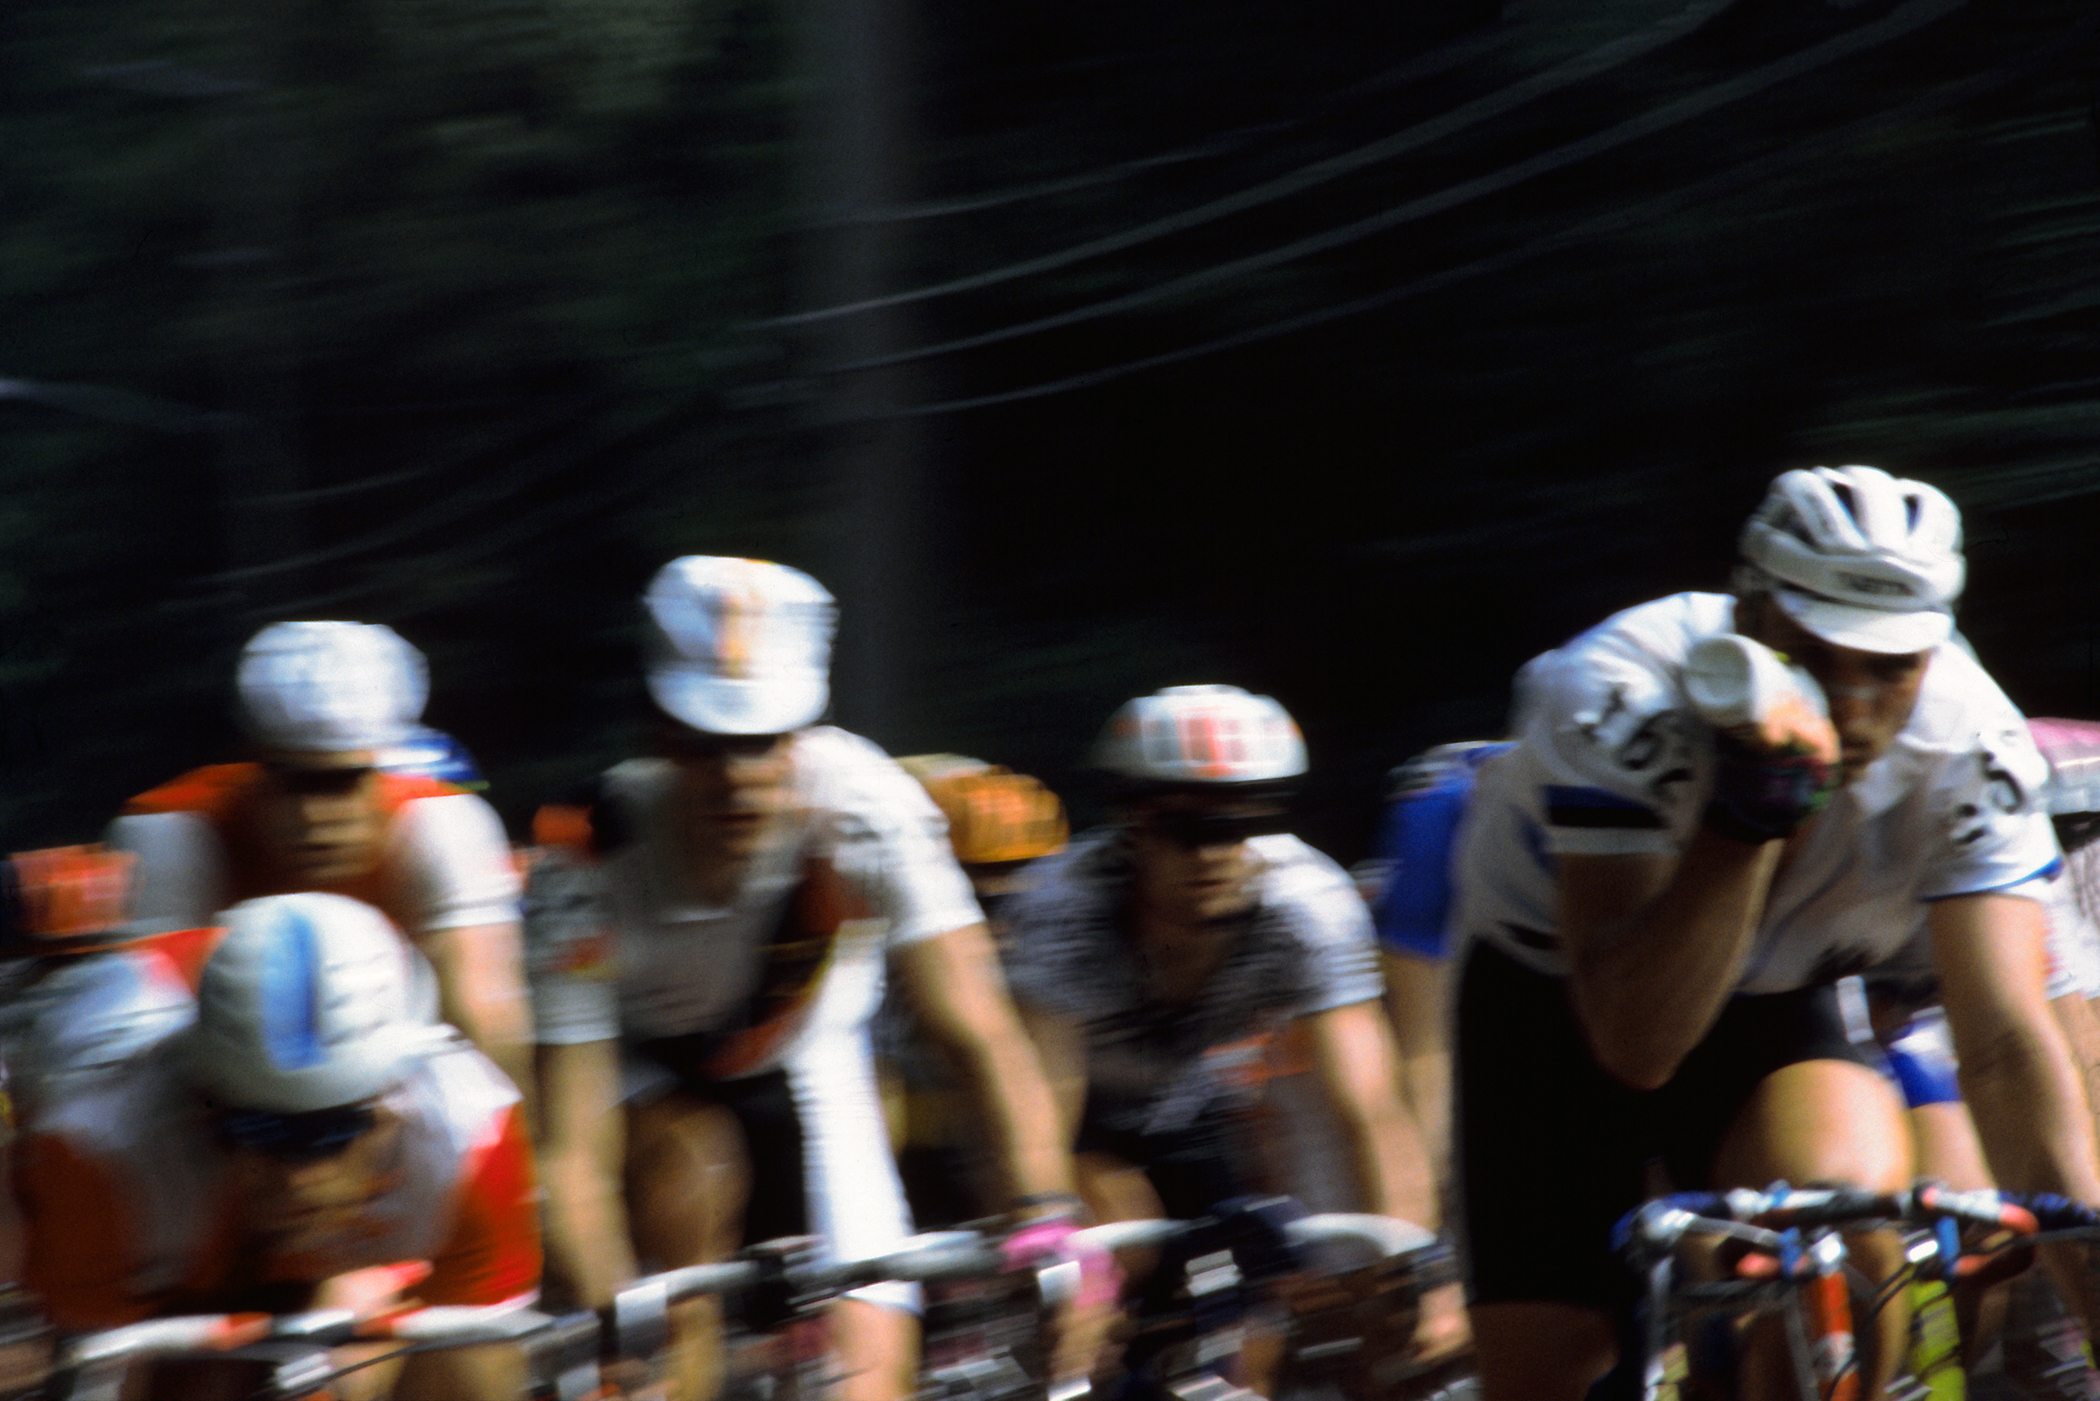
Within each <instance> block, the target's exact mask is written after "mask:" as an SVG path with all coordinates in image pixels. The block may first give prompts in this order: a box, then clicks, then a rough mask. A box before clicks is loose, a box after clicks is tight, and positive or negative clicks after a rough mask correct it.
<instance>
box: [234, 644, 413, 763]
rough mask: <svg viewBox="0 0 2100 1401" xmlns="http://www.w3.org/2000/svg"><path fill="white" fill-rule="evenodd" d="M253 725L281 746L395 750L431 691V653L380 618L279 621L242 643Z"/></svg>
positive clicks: (244, 696) (247, 709)
mask: <svg viewBox="0 0 2100 1401" xmlns="http://www.w3.org/2000/svg"><path fill="white" fill-rule="evenodd" d="M235 684H236V686H237V687H238V688H239V690H240V696H241V708H242V710H243V712H244V713H245V716H246V719H247V722H248V729H249V731H250V733H252V734H253V735H254V736H255V738H256V739H257V740H259V741H261V742H262V743H264V744H266V745H269V746H270V747H272V748H274V749H290V750H298V751H302V752H313V753H340V752H342V751H345V750H353V749H390V748H392V747H393V746H395V745H398V744H402V743H405V742H406V741H407V740H408V739H409V737H410V736H411V735H412V734H413V733H414V731H415V727H416V721H417V719H418V718H420V717H421V715H422V714H423V704H424V702H425V701H427V700H428V699H429V698H430V673H429V670H428V668H427V667H426V666H425V665H424V662H423V654H422V653H421V652H418V651H417V650H416V649H415V648H414V647H411V646H410V645H409V644H408V643H407V642H406V641H404V640H403V639H402V637H401V635H400V634H399V633H397V632H395V631H394V630H393V629H392V628H390V627H385V626H383V625H381V624H379V623H341V622H311V623H272V624H271V625H270V626H269V627H266V628H264V629H263V630H262V631H261V632H259V633H257V634H256V635H255V636H254V637H252V638H250V639H249V640H248V645H247V646H246V647H244V648H242V649H241V660H240V667H239V670H238V671H237V672H236V674H235Z"/></svg>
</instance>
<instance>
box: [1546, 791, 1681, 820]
mask: <svg viewBox="0 0 2100 1401" xmlns="http://www.w3.org/2000/svg"><path fill="white" fill-rule="evenodd" d="M1546 821H1548V822H1549V823H1551V824H1552V825H1554V826H1555V827H1660V826H1662V825H1663V824H1662V819H1661V818H1660V817H1658V816H1656V814H1655V813H1654V811H1653V810H1652V809H1650V808H1648V807H1646V806H1645V805H1643V804H1641V803H1637V802H1635V801H1634V800H1633V799H1631V798H1624V797H1621V796H1619V795H1618V794H1617V793H1613V792H1610V791H1608V790H1607V789H1603V788H1563V787H1560V786H1558V785H1551V786H1549V787H1548V788H1547V789H1546Z"/></svg>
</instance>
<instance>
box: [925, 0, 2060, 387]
mask: <svg viewBox="0 0 2100 1401" xmlns="http://www.w3.org/2000/svg"><path fill="white" fill-rule="evenodd" d="M2096 33H2100V13H2096V14H2094V15H2092V16H2089V17H2087V18H2086V19H2085V20H2083V21H2081V22H2080V23H2079V24H2078V25H2077V26H2075V27H2074V28H2073V29H2072V30H2070V31H2069V32H2068V33H2067V34H2065V35H2064V36H2063V37H2062V38H2060V39H2058V40H2056V41H2054V42H2052V43H2049V44H2044V45H2042V46H2040V47H2039V48H2036V49H2034V50H2032V51H2030V52H2029V53H2027V54H2025V55H2023V56H2022V57H2020V58H2018V59H2015V60H2012V61H2010V62H2008V63H2005V64H2002V65H2000V66H1998V67H1996V68H1993V69H1990V70H1988V71H1986V72H1984V73H1981V74H1978V75H1976V76H1974V77H1970V78H1965V79H1962V80H1960V81H1958V82H1954V83H1949V84H1946V85H1945V86H1943V87H1941V88H1938V89H1936V90H1935V91H1933V92H1931V93H1927V94H1925V95H1924V96H1922V97H1919V98H1916V99H1914V100H1912V101H1911V102H1908V103H1904V104H1903V105H1901V106H1899V107H1895V108H1892V109H1890V110H1888V111H1886V112H1882V113H1878V114H1876V115H1874V116H1871V117H1864V118H1861V119H1859V120H1857V121H1854V122H1851V123H1848V124H1847V125H1845V126H1842V127H1839V128H1837V129H1836V130H1834V131H1831V132H1826V133H1824V134H1823V135H1820V136H1814V137H1805V138H1803V139H1801V140H1799V141H1796V142H1792V143H1789V144H1788V145H1786V146H1784V147H1782V148H1781V149H1780V150H1778V151H1774V152H1771V153H1769V154H1767V155H1764V156H1760V157H1758V158H1756V159H1754V160H1750V161H1746V162H1744V163H1743V164H1741V165H1737V166H1732V167H1730V168H1729V169H1728V170H1725V171H1722V172H1720V173H1719V174H1717V175H1713V176H1709V177H1708V178H1706V179H1704V180H1698V181H1694V182H1693V183H1692V184H1689V185H1685V186H1681V187H1679V188H1678V189H1676V190H1672V191H1670V192H1668V193H1666V194H1662V195H1658V196H1656V197H1654V198H1652V199H1648V200H1643V201H1641V202H1639V203H1637V204H1633V205H1629V206H1627V207H1625V208H1623V209H1619V210H1615V211H1613V212H1612V213H1609V214H1605V215H1601V216H1599V217H1597V218H1595V219H1590V220H1586V221H1585V222H1583V223H1580V224H1575V225H1572V226H1570V227H1568V228H1566V229H1563V230H1560V231H1559V232H1556V233H1552V234H1548V235H1546V236H1544V237H1542V238H1537V239H1534V240H1532V241H1531V242H1529V243H1526V244H1522V245H1520V246H1519V247H1516V248H1513V249H1510V250H1508V251H1506V252H1502V253H1497V254H1494V255H1491V256H1489V257H1486V258H1480V259H1476V260H1475V261H1473V262H1470V263H1465V264H1462V265H1460V266H1458V267H1455V268H1447V269H1445V270H1443V271H1440V272H1435V273H1430V274H1428V275H1426V276H1423V277H1419V278H1416V279H1414V280H1413V281H1410V282H1405V283H1402V284H1400V285H1399V286H1397V287H1389V288H1386V289H1384V290H1382V291H1378V292H1373V293H1370V294H1368V295H1366V296H1362V297H1357V298H1353V299H1351V300H1349V301H1346V302H1341V303H1338V304H1336V305H1333V306H1328V307H1322V308H1320V309H1318V310H1315V311H1308V312H1304V313H1301V314H1300V315H1297V316H1291V317H1286V318H1285V319H1283V320H1281V321H1275V322H1270V323H1267V324H1265V325H1262V326H1256V327H1250V328H1248V329H1247V330H1244V331H1236V332H1234V333H1232V334H1230V335H1226V336H1220V337H1218V338H1216V339H1214V340H1208V341H1204V342H1202V343H1201V344H1198V345H1192V346H1184V347H1182V348H1180V349H1178V350H1170V351H1164V352H1161V353H1160V354H1157V355H1147V356H1141V357H1139V358H1137V359H1134V360H1127V361H1124V362H1123V363H1121V364H1119V365H1109V366H1104V367H1102V368H1100V369H1096V370H1088V371H1086V372H1084V373H1082V374H1076V375H1069V376H1066V377H1065V378H1063V379H1057V380H1050V381H1045V382H1043V383H1040V384H1034V385H1028V386H1024V387H1022V388H1019V389H1009V390H1003V391H1000V392H998V393H993V394H980V395H975V396H972V397H970V398H964V399H950V400H947V401H945V402H941V403H934V404H920V405H914V406H911V407H908V408H898V409H893V410H892V411H891V412H892V414H894V415H896V416H899V417H924V416H928V415H933V414H945V413H961V412H964V411H966V410H969V409H980V408H992V407H996V406H998V405H1001V404H1013V403H1021V402H1023V401H1026V400H1030V399H1041V398H1047V397H1050V396H1052V395H1056V394H1068V393H1072V392H1074V391H1077V390H1082V389H1091V388H1094V387H1096V386H1098V385H1102V384H1107V383H1110V382H1112V381H1115V380H1119V379H1123V378H1125V377H1127V376H1130V375H1134V374H1139V373H1142V372H1144V371H1147V370H1156V369H1163V368H1165V367H1167V366H1170V365H1177V364H1182V363H1184V362H1186V361H1190V360H1195V359H1199V358H1201V357H1203V356H1207V355H1215V354H1219V353H1221V352H1224V351H1229V350H1237V349H1239V348H1241V347H1243V346H1248V345H1255V344H1258V343H1260V342H1262V341H1268V340H1274V339H1276V338H1278V337H1280V336H1287V335H1291V334H1294V333H1296V332H1298V331H1304V330H1309V329H1311V328H1313V327H1315V326H1323V325H1326V324H1328V323H1330V322H1334V321H1339V320H1341V319H1343V318H1345V317H1350V316H1360V315H1362V314H1364V313H1366V312H1372V311H1379V310H1383V309H1385V308H1387V307H1391V306H1394V305H1397V304H1398V303H1400V302H1403V301H1408V300H1410V299H1412V298H1415V297H1421V296H1427V295H1429V294H1431V293H1433V292H1440V291H1443V290H1444V289H1446V288H1449V287H1454V286H1458V285H1460V284H1462V283H1466V282H1471V281H1475V280H1477V279H1479V278H1482V277H1487V276H1491V275H1493V274H1496V273H1501V272H1507V271H1509V270H1511V269H1513V268H1517V267H1521V266H1522V265H1524V264H1526V263H1529V262H1533V261H1535V260H1537V259H1539V258H1542V257H1545V256H1546V255H1548V254H1551V253H1555V252H1559V251H1560V250H1562V249H1564V248H1571V247H1574V246H1576V245H1578V244H1582V243H1587V242H1589V241H1591V240H1593V239H1596V238H1601V237H1606V236H1609V235H1611V234H1615V233H1619V232H1622V231H1624V230H1626V229H1630V228H1636V227H1639V226H1640V225H1643V224H1649V223H1653V222H1654V221H1655V220H1657V219H1660V218H1662V217H1664V216H1665V215H1668V214H1672V213H1675V212H1677V211H1678V210H1681V209H1685V208H1688V207H1690V206H1692V205H1695V204H1700V203H1704V202H1705V201H1708V200H1712V199H1718V198H1721V197H1722V196H1725V195H1730V194H1735V193H1738V192H1740V191H1743V190H1746V189H1750V188H1753V187H1755V186H1756V185H1758V184H1760V183H1762V182H1763V181H1765V180H1768V179H1770V178H1771V177H1773V176H1775V175H1779V174H1782V173H1783V172H1785V171H1788V170H1791V169H1793V168H1794V167H1796V166H1800V165H1805V164H1807V163H1808V162H1810V161H1812V160H1815V159H1818V158H1820V157H1822V156H1826V155H1829V154H1831V153H1833V152H1836V151H1839V150H1842V149H1844V148H1845V147H1847V146H1852V145H1856V144H1858V143H1860V142H1864V141H1869V140H1873V139H1875V138H1879V137H1883V136H1886V135H1888V134H1890V133H1891V132H1893V131H1895V130H1897V129H1899V128H1901V127H1903V126H1905V125H1907V124H1909V123H1912V122H1915V121H1918V120H1919V119H1921V118H1924V117H1928V116H1931V115H1933V114H1935V113H1937V112H1940V111H1942V110H1944V109H1946V108H1949V107H1957V106H1960V105H1961V104H1963V103H1965V102H1969V101H1973V100H1974V99H1976V98H1978V97H1981V96H1983V95H1985V94H1986V93H1989V92H1992V91H1994V90H1996V89H1998V88H2001V87H2004V86H2006V85H2007V84H2009V83H2013V82H2017V81H2019V80H2020V79H2023V78H2027V77H2030V76H2033V75H2035V74H2037V73H2040V72H2041V71H2043V70H2045V69H2047V68H2049V67H2050V66H2052V65H2053V64H2056V63H2058V62H2061V61H2062V60H2064V59H2066V58H2068V57H2069V56H2070V55H2071V54H2073V53H2075V52H2076V51H2077V50H2078V49H2079V48H2080V47H2081V46H2083V45H2085V44H2087V43H2089V42H2091V41H2092V39H2093V38H2094V36H2095V34H2096Z"/></svg>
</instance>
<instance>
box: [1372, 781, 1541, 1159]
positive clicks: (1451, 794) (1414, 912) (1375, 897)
mask: <svg viewBox="0 0 2100 1401" xmlns="http://www.w3.org/2000/svg"><path fill="white" fill-rule="evenodd" d="M1509 748H1510V745H1509V743H1508V742H1506V741H1488V740H1468V741H1461V742H1459V743H1456V744H1439V745H1437V746H1435V747H1434V748H1431V749H1426V750H1424V751H1423V752H1422V753H1420V754H1417V755H1415V756H1414V757H1413V758H1412V759H1409V760H1408V761H1407V762H1406V763H1404V764H1402V765H1401V766H1400V767H1399V768H1397V769H1395V770H1393V772H1392V774H1391V775H1390V777H1389V785H1390V797H1389V798H1388V800H1387V803H1386V810H1385V816H1384V819H1383V821H1382V822H1381V823H1380V826H1379V832H1378V840H1377V854H1376V856H1375V857H1374V858H1373V861H1372V864H1371V868H1370V869H1371V874H1372V880H1373V888H1372V889H1371V890H1369V891H1368V892H1367V893H1366V898H1367V899H1369V900H1370V901H1371V910H1372V918H1373V921H1374V923H1375V925H1376V928H1377V930H1378V943H1379V946H1380V949H1381V952H1382V954H1383V956H1384V960H1385V1000H1386V1010H1387V1011H1388V1012H1390V1013H1391V1015H1392V1021H1393V1036H1394V1038H1395V1040H1396V1041H1397V1042H1398V1044H1399V1048H1400V1066H1401V1083H1402V1085H1403V1086H1404V1087H1405V1088H1406V1091H1407V1103H1408V1108H1409V1109H1410V1110H1411V1111H1413V1113H1414V1116H1415V1122H1416V1123H1418V1124H1420V1125H1421V1127H1422V1141H1423V1145H1424V1147H1425V1148H1426V1149H1427V1150H1428V1152H1429V1155H1430V1161H1431V1162H1432V1163H1433V1164H1435V1166H1436V1172H1437V1181H1438V1183H1439V1184H1440V1186H1441V1187H1442V1188H1443V1189H1444V1196H1445V1199H1446V1200H1449V1184H1450V1173H1451V995H1452V987H1451V959H1450V948H1449V944H1448V934H1449V923H1450V914H1451V860H1452V857H1453V855H1454V854H1455V850H1456V843H1457V837H1458V828H1459V824H1460V822H1461V821H1462V820H1463V819H1464V817H1465V811H1466V805H1467V803H1468V802H1469V801H1470V800H1471V798H1472V795H1473V787H1474V784H1475V783H1476V782H1477V781H1478V778H1479V774H1480V769H1481V767H1482V766H1483V765H1484V764H1486V763H1488V762H1489V761H1490V760H1492V759H1494V758H1495V757H1497V756H1498V755H1501V754H1504V753H1507V752H1508V750H1509Z"/></svg>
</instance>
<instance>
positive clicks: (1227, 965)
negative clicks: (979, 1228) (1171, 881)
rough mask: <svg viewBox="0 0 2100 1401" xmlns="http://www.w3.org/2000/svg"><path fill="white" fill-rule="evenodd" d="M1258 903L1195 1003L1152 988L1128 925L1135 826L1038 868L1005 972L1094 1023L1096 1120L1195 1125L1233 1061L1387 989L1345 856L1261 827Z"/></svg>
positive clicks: (1021, 989)
mask: <svg viewBox="0 0 2100 1401" xmlns="http://www.w3.org/2000/svg"><path fill="white" fill-rule="evenodd" d="M1249 845H1250V846H1251V847H1252V848H1253V850H1254V853H1255V856H1256V857H1257V859H1258V860H1259V861H1260V862H1261V863H1262V869H1261V871H1260V873H1259V875H1258V876H1257V877H1256V880H1257V882H1258V894H1257V897H1256V903H1255V907H1254V910H1253V911H1252V913H1251V914H1249V915H1248V916H1247V917H1246V918H1244V919H1243V920H1241V921H1239V922H1238V924H1239V927H1238V929H1237V932H1236V935H1235V942H1234V944H1233V946H1232V951H1231V952H1230V953H1229V954H1228V955H1227V956H1226V959H1225V962H1224V963H1223V965H1222V966H1221V967H1220V968H1219V969H1218V971H1217V972H1216V973H1215V974H1214V975H1213V976H1212V977H1211V980H1210V982H1209V984H1208V985H1207V986H1206V987H1205V988H1204V990H1203V992H1202V994H1201V995H1200V996H1198V997H1197V998H1196V1000H1195V1001H1194V1002H1193V1003H1190V1004H1188V1005H1185V1006H1173V1005H1167V1004H1164V1003H1161V1002H1157V1001H1155V1000H1152V999H1151V998H1150V997H1148V995H1147V992H1146V988H1145V980H1144V977H1143V975H1142V972H1141V970H1140V966H1139V963H1138V960H1137V955H1136V952H1135V951H1134V949H1133V948H1132V946H1131V943H1130V940H1129V938H1128V936H1127V934H1126V933H1125V931H1124V928H1123V924H1122V917H1123V906H1124V902H1125V900H1126V898H1127V897H1128V894H1129V890H1130V879H1131V872H1130V866H1129V852H1128V842H1127V837H1126V834H1125V833H1124V832H1123V831H1121V830H1120V829H1107V830H1102V831H1096V832H1090V833H1087V834H1086V835H1084V836H1081V837H1080V838H1078V839H1077V840H1075V841H1074V842H1073V843H1072V845H1071V846H1070V847H1068V848H1067V849H1066V850H1064V851H1063V852H1061V853H1059V854H1057V855H1055V856H1049V857H1045V858H1044V859H1043V860H1042V861H1040V862H1038V863H1036V865H1035V866H1033V867H1031V868H1030V872H1029V874H1030V877H1031V879H1032V880H1033V882H1034V884H1033V885H1032V887H1031V888H1030V889H1029V890H1027V891H1026V892H1025V893H1023V894H1021V895H1019V896H1017V897H1016V898H1015V900H1014V902H1013V903H1012V904H1011V905H1009V906H1008V907H1007V908H1008V911H1009V914H1010V916H1011V920H1012V925H1011V929H1010V931H1009V934H1008V939H1007V954H1006V976H1007V982H1008V985H1009V986H1010V987H1011V988H1012V989H1013V994H1014V997H1015V998H1016V1000H1018V1001H1023V1002H1028V1003H1032V1004H1034V1005H1035V1006H1037V1007H1040V1008H1041V1009H1042V1010H1044V1011H1045V1012H1048V1013H1050V1014H1051V1015H1053V1016H1057V1017H1061V1018H1064V1019H1067V1020H1069V1021H1072V1022H1075V1023H1077V1024H1079V1025H1081V1026H1083V1027H1084V1028H1085V1030H1086V1036H1087V1092H1088V1110H1087V1112H1088V1115H1089V1117H1090V1118H1092V1117H1097V1116H1105V1118H1106V1119H1108V1120H1110V1121H1112V1122H1111V1123H1110V1125H1109V1126H1111V1127H1114V1128H1117V1129H1121V1130H1130V1131H1136V1132H1170V1131H1173V1130H1176V1129H1179V1128H1181V1127H1184V1126H1185V1125H1186V1124H1187V1123H1188V1122H1190V1121H1191V1120H1193V1119H1194V1117H1195V1116H1196V1114H1197V1113H1198V1112H1200V1111H1201V1110H1202V1109H1203V1108H1204V1107H1205V1106H1206V1105H1208V1104H1210V1103H1211V1102H1212V1101H1214V1100H1215V1099H1217V1098H1218V1097H1219V1096H1220V1095H1221V1094H1224V1093H1228V1092H1229V1088H1228V1082H1229V1081H1231V1080H1233V1079H1234V1078H1236V1076H1237V1072H1238V1071H1239V1070H1241V1069H1242V1067H1239V1066H1236V1065H1229V1064H1226V1063H1225V1061H1224V1060H1222V1059H1221V1054H1222V1055H1223V1056H1224V1057H1225V1059H1229V1057H1230V1053H1231V1051H1230V1048H1235V1047H1240V1046H1243V1045H1244V1044H1245V1043H1246V1042H1248V1041H1249V1039H1250V1038H1254V1037H1257V1036H1260V1035H1261V1034H1263V1033H1265V1032H1266V1031H1268V1030H1270V1029H1272V1028H1274V1027H1275V1026H1276V1025H1278V1024H1279V1023H1280V1022H1282V1021H1284V1020H1287V1019H1290V1018H1293V1017H1301V1016H1309V1015H1311V1014H1314V1013H1317V1012H1325V1011H1329V1010H1332V1009H1333V1008H1336V1007H1346V1006H1348V1005H1350V1004H1352V1003H1357V1002H1369V1001H1373V1000H1375V999H1377V998H1379V997H1381V996H1383V995H1384V991H1385V980H1384V974H1383V971H1382V969H1381V966H1380V964H1379V960H1378V947H1377V944H1376V942H1375V940H1374V939H1373V936H1372V933H1371V921H1370V915H1369V913H1368V911H1367V910H1366V909H1365V907H1364V903H1363V900H1362V898H1361V897H1360V896H1359V895H1358V894H1357V893H1356V888H1355V886H1354V884H1353V883H1352V882H1351V881H1350V879H1349V876H1348V874H1347V873H1346V872H1344V871H1343V870H1342V869H1341V867H1339V866H1337V865H1336V864H1335V863H1334V862H1333V861H1331V860H1329V859H1328V858H1327V857H1325V856H1323V855H1321V854H1320V853H1319V852H1317V851H1315V850H1314V849H1313V848H1311V847H1309V846H1307V845H1306V844H1305V843H1304V842H1302V841H1299V840H1298V839H1297V838H1296V837H1292V836H1267V837H1255V838H1253V839H1252V841H1251V842H1250V843H1249Z"/></svg>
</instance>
